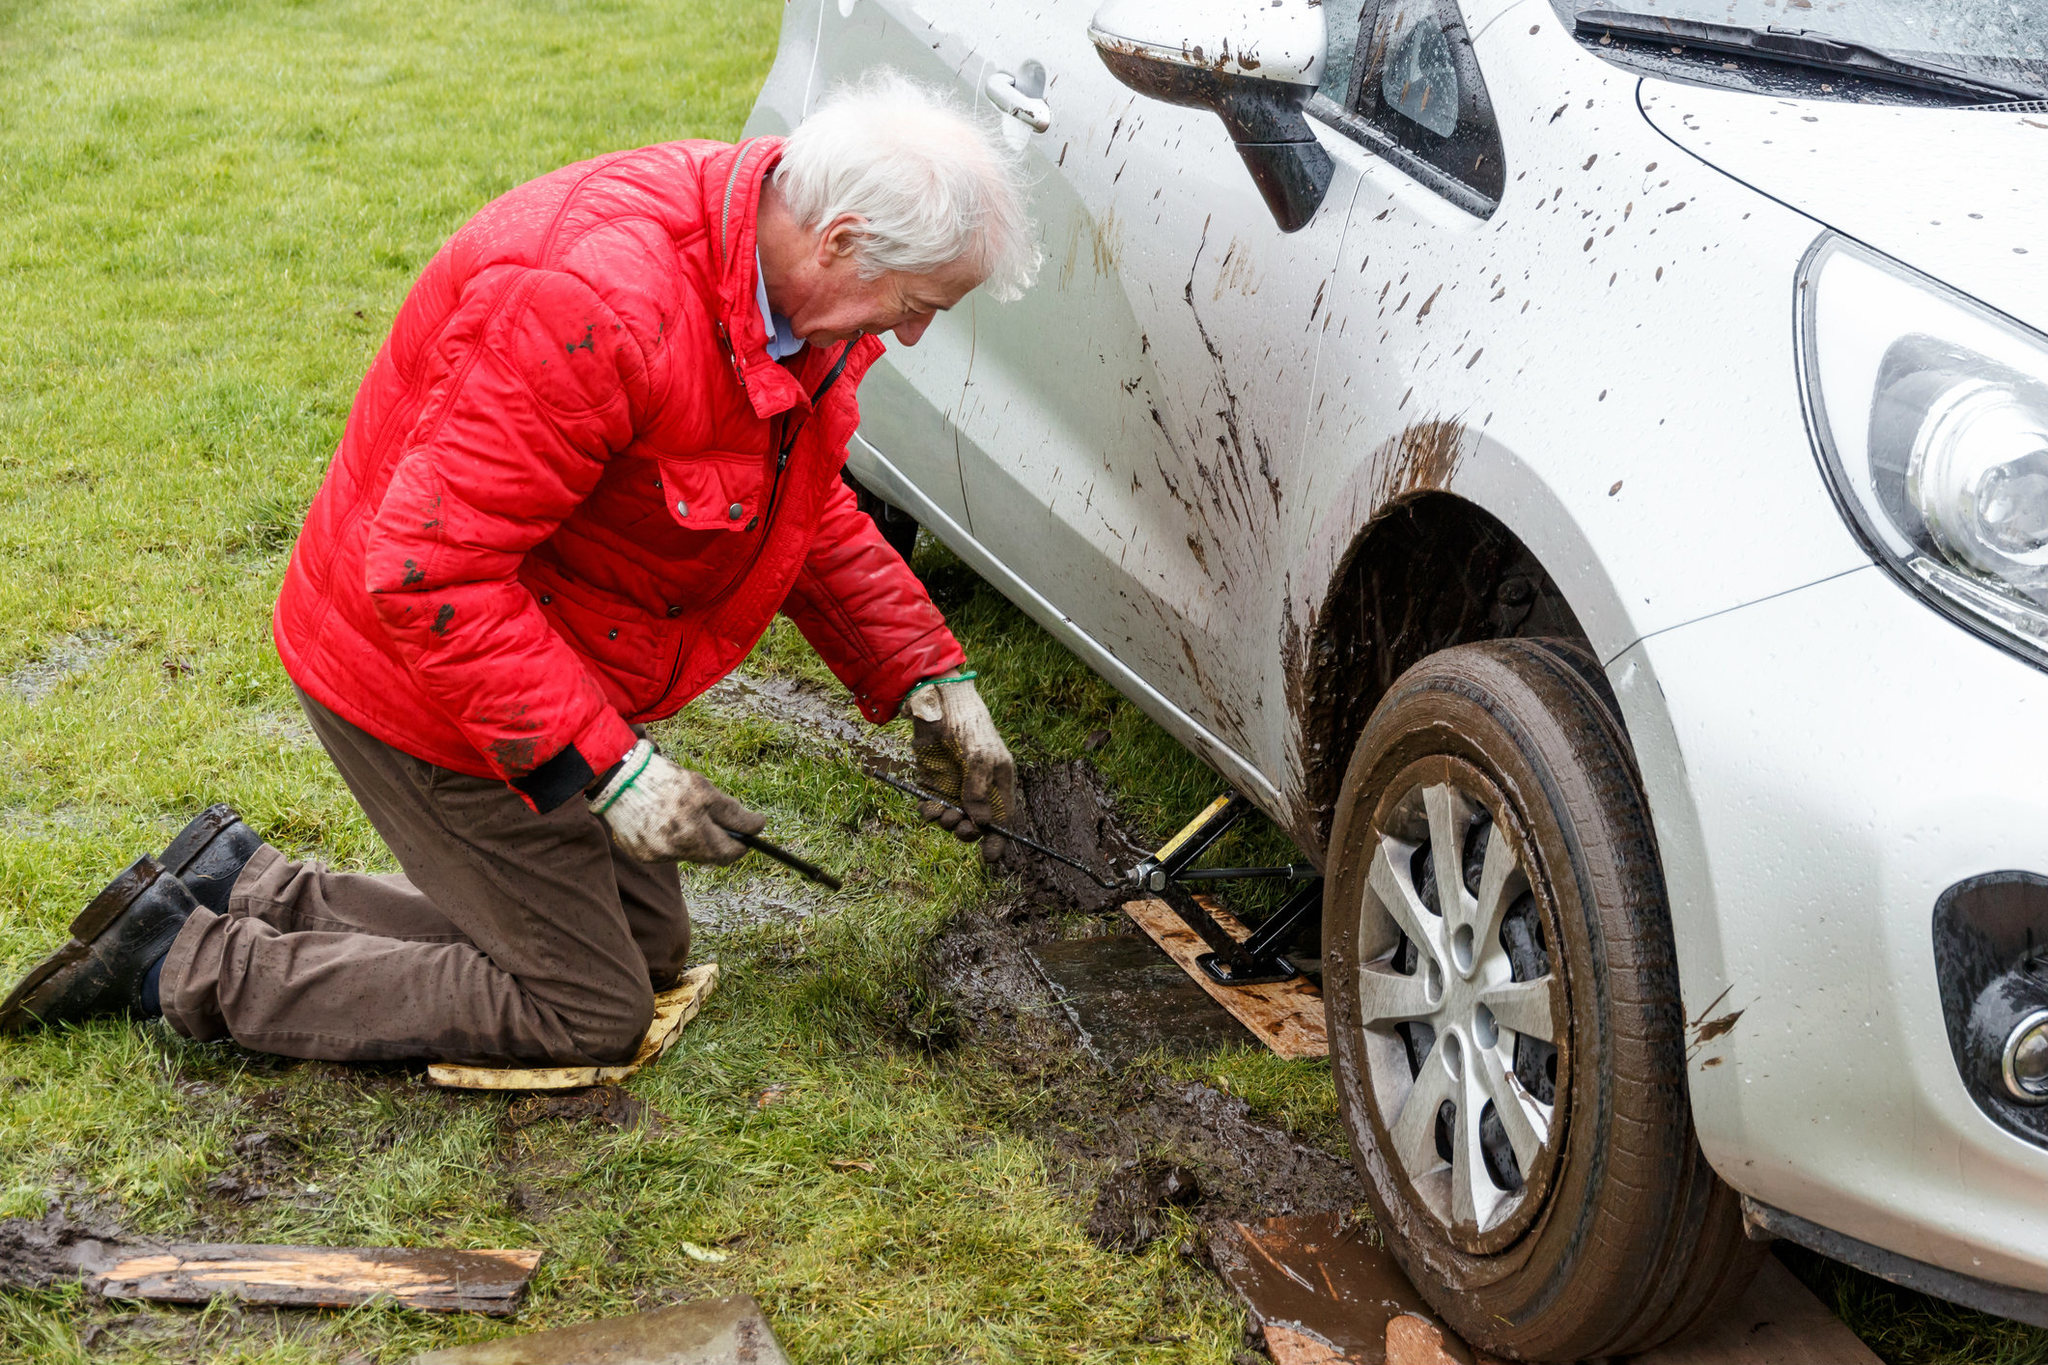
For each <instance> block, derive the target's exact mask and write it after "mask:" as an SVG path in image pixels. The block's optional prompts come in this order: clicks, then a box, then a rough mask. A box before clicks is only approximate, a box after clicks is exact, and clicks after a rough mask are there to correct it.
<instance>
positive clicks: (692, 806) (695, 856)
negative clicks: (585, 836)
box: [589, 739, 768, 866]
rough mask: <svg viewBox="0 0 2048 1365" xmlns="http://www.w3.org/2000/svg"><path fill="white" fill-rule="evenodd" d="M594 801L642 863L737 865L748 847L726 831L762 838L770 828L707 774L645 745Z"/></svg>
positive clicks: (628, 756)
mask: <svg viewBox="0 0 2048 1365" xmlns="http://www.w3.org/2000/svg"><path fill="white" fill-rule="evenodd" d="M589 799H590V809H591V810H592V811H593V812H595V813H596V814H597V816H598V818H599V819H601V820H603V821H604V822H605V824H607V825H609V826H610V827H611V831H612V842H614V843H616V844H617V845H618V846H619V847H620V848H622V849H624V850H625V851H626V855H627V856H628V857H630V858H635V859H638V860H639V861H640V862H643V863H665V862H674V861H675V860H677V859H681V860H683V861H685V862H692V863H715V864H718V865H721V866H722V865H724V864H726V863H730V862H736V861H738V860H739V859H740V858H741V857H743V856H744V855H745V854H746V851H747V846H746V845H745V844H743V843H741V842H740V841H739V840H737V839H735V838H733V837H732V835H731V834H728V833H726V831H727V830H734V831H737V832H738V833H741V834H759V833H760V832H761V831H762V830H763V829H765V828H766V827H767V825H768V821H767V820H766V818H764V817H763V816H761V815H759V814H758V813H756V812H754V811H750V810H748V809H747V808H746V807H745V806H742V805H741V804H740V803H739V802H737V801H735V800H733V799H732V798H731V797H730V796H727V795H726V794H725V793H724V792H722V791H720V790H719V789H718V788H717V787H715V786H713V785H712V784H711V782H710V781H709V780H708V779H707V778H705V777H704V775H703V774H701V773H693V772H691V771H690V770H689V769H688V768H684V767H681V766H679V765H677V764H674V763H671V762H670V761H669V760H668V759H666V758H663V757H662V756H661V754H660V752H659V751H658V750H656V749H655V747H654V745H653V744H652V743H651V742H649V741H648V740H644V739H643V740H641V741H640V742H639V743H638V744H635V745H634V746H633V747H632V748H631V749H629V750H628V751H627V752H626V758H625V761H624V762H622V763H621V764H619V770H618V771H617V772H616V773H614V774H612V778H611V780H610V781H609V782H607V783H605V784H604V787H603V788H602V789H601V790H599V792H598V793H597V795H595V796H593V797H591V798H589Z"/></svg>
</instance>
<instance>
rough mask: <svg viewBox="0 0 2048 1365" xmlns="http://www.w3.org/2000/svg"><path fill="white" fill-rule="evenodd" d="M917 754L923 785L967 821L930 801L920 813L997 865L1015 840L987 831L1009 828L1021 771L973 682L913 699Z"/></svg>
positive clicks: (936, 687)
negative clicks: (978, 843)
mask: <svg viewBox="0 0 2048 1365" xmlns="http://www.w3.org/2000/svg"><path fill="white" fill-rule="evenodd" d="M909 711H910V720H911V739H910V747H911V751H912V752H913V753H915V754H916V755H917V784H918V785H919V786H920V787H923V788H924V789H925V790H926V791H929V792H937V793H938V794H939V795H940V796H943V797H945V798H946V799H947V800H948V801H956V802H958V803H959V804H960V805H961V806H962V807H964V808H965V809H966V811H967V814H965V815H962V814H961V813H960V812H959V811H957V810H954V809H952V808H951V807H949V806H941V805H940V804H939V803H938V802H936V801H926V802H923V803H922V804H920V805H919V806H918V808H917V813H918V814H919V815H922V816H923V817H924V818H925V819H927V820H930V821H933V822H935V823H937V824H939V825H943V826H944V827H945V828H947V829H949V830H951V831H952V832H953V834H954V836H955V837H957V838H959V839H962V840H965V841H967V842H969V843H972V842H974V841H975V840H977V839H979V840H980V841H981V856H982V857H983V859H985V860H986V861H988V862H994V861H995V860H996V859H998V858H1000V857H1001V856H1002V855H1003V850H1004V849H1005V848H1006V847H1008V846H1009V842H1010V841H1009V840H1007V839H1005V838H1003V837H1002V836H1001V835H999V834H989V835H986V836H985V837H984V834H983V831H982V828H981V826H982V825H984V824H987V823H988V822H989V821H991V820H993V821H994V822H995V823H997V824H1007V823H1009V820H1010V816H1011V813H1012V812H1014V811H1015V810H1016V809H1017V765H1016V764H1015V763H1014V762H1013V761H1012V760H1011V758H1010V750H1009V747H1008V746H1007V745H1005V744H1004V743H1003V737H1002V736H1001V735H999V734H997V733H996V723H995V721H993V720H991V719H990V718H989V714H988V707H987V706H985V705H983V704H982V700H981V695H980V694H979V693H978V692H976V691H975V690H974V684H973V682H971V681H965V680H963V681H961V682H942V683H932V684H930V685H928V686H925V687H920V688H918V689H917V690H916V691H915V692H912V693H911V694H910V702H909Z"/></svg>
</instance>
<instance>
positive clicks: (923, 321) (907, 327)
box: [896, 313, 935, 346]
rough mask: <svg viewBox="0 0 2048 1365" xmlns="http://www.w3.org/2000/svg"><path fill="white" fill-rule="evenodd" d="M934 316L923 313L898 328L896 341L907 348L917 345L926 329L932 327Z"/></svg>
mask: <svg viewBox="0 0 2048 1365" xmlns="http://www.w3.org/2000/svg"><path fill="white" fill-rule="evenodd" d="M934 316H935V315H934V314H931V313H922V314H919V315H918V316H917V317H914V318H912V319H911V320H910V321H908V322H906V323H904V324H902V325H901V326H899V327H897V328H896V340H898V341H900V342H902V343H903V344H904V345H905V346H915V345H917V339H918V338H919V337H921V336H923V335H924V329H925V328H927V327H929V326H931V325H932V318H933V317H934Z"/></svg>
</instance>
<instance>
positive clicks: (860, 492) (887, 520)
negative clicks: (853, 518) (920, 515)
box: [840, 471, 917, 564]
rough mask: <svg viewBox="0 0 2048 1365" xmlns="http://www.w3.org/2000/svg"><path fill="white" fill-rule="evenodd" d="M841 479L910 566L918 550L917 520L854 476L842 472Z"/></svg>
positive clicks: (893, 548) (861, 508)
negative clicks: (874, 492) (878, 495)
mask: <svg viewBox="0 0 2048 1365" xmlns="http://www.w3.org/2000/svg"><path fill="white" fill-rule="evenodd" d="M840 477H841V478H843V479H845V480H846V486H847V487H848V488H851V489H852V490H853V499H854V502H855V503H856V504H857V505H858V506H859V508H860V510H861V511H863V512H865V513H867V514H868V516H869V517H871V518H873V520H874V523H875V529H876V530H878V531H880V532H881V533H882V539H884V540H886V541H888V542H889V548H890V549H892V550H894V551H895V552H896V553H897V554H899V555H902V556H903V562H904V563H905V564H908V563H909V562H910V556H911V554H912V553H913V552H915V551H916V549H917V518H915V517H913V516H911V515H910V513H908V512H906V511H904V510H903V509H902V508H900V507H895V506H891V505H890V504H889V503H886V502H884V501H882V499H881V498H879V497H877V496H876V495H875V494H873V493H870V492H868V490H867V489H865V488H863V487H861V485H860V482H859V481H858V480H856V479H855V478H854V477H853V475H851V474H848V473H845V472H844V471H841V474H840Z"/></svg>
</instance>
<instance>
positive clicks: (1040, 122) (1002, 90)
mask: <svg viewBox="0 0 2048 1365" xmlns="http://www.w3.org/2000/svg"><path fill="white" fill-rule="evenodd" d="M982 91H983V93H984V94H986V95H987V96H988V102H989V103H990V104H993V105H994V106H995V107H996V108H998V109H1000V110H1002V111H1003V112H1004V113H1006V114H1008V115H1009V116H1010V117H1011V118H1013V119H1016V120H1017V121H1018V122H1019V123H1022V124H1024V125H1026V126H1027V127H1029V128H1030V129H1031V131H1032V132H1034V133H1042V132H1044V131H1045V130H1046V129H1048V128H1050V127H1052V106H1051V105H1050V104H1047V103H1046V102H1045V101H1044V100H1042V99H1036V98H1034V97H1032V96H1030V95H1027V94H1025V93H1024V92H1023V91H1021V90H1019V89H1018V88H1017V78H1016V77H1015V76H1013V75H1011V74H1010V73H1009V72H1007V71H997V72H994V73H992V74H991V75H990V76H989V78H988V84H987V85H985V86H983V87H982Z"/></svg>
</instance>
